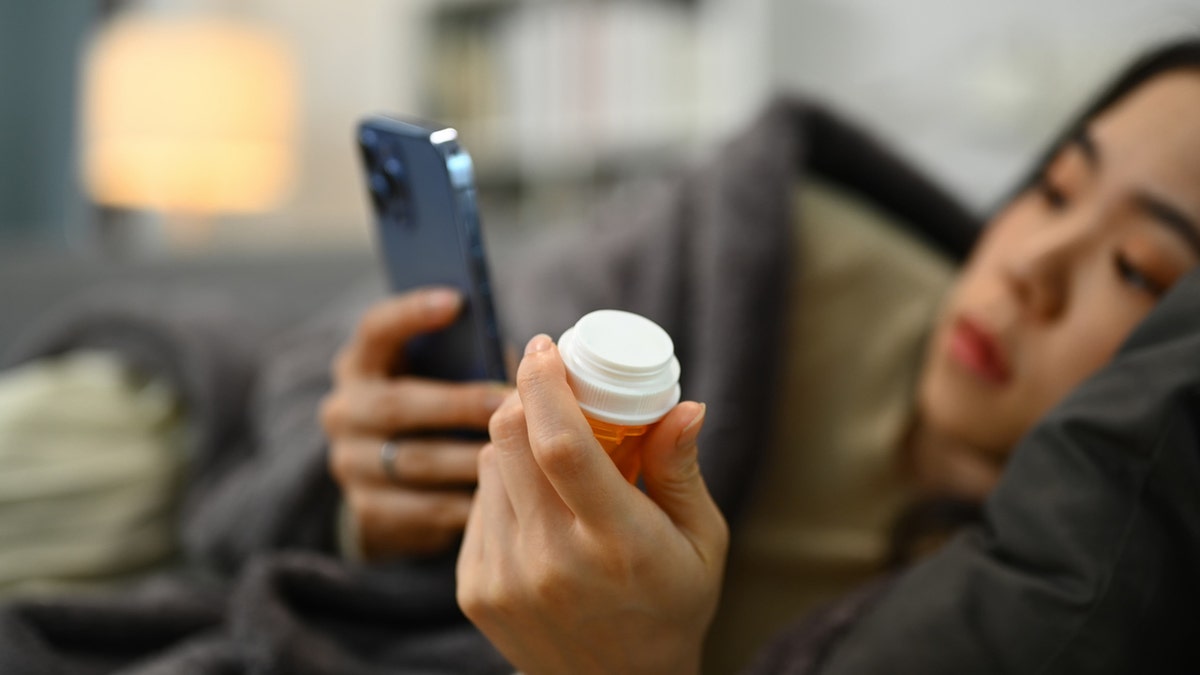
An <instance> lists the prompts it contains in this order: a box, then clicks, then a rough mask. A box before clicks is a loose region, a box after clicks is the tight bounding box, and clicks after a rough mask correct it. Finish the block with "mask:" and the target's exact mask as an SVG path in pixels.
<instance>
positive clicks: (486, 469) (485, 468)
mask: <svg viewBox="0 0 1200 675" xmlns="http://www.w3.org/2000/svg"><path fill="white" fill-rule="evenodd" d="M496 452H497V450H496V446H495V445H493V444H491V443H487V444H485V445H484V446H483V447H482V448H480V449H479V454H478V455H476V456H475V468H476V473H478V474H479V476H480V478H482V477H483V476H484V475H485V474H488V473H491V472H493V471H495V470H496V469H497V466H496V461H497V460H496Z"/></svg>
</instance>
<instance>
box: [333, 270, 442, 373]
mask: <svg viewBox="0 0 1200 675" xmlns="http://www.w3.org/2000/svg"><path fill="white" fill-rule="evenodd" d="M461 306H462V295H461V294H460V293H459V292H458V291H457V290H455V289H453V288H448V287H431V288H421V289H417V290H413V291H408V292H406V293H402V294H400V295H397V296H395V297H392V298H388V299H387V300H384V301H383V302H380V303H378V304H376V305H374V306H372V307H371V308H370V309H369V310H367V312H366V313H365V314H363V317H362V319H361V320H360V321H359V323H358V329H357V330H356V331H355V332H354V337H353V338H351V340H350V344H349V345H348V346H347V348H346V350H345V352H344V353H343V354H342V355H341V356H340V357H339V359H338V364H337V370H338V373H337V374H338V375H339V376H343V375H358V376H368V377H386V376H387V375H389V374H390V371H391V369H392V367H393V365H394V364H395V361H396V358H397V355H399V354H400V350H401V348H402V347H403V346H404V344H405V343H406V342H408V341H409V340H411V339H412V338H413V337H415V336H417V335H420V334H421V333H429V332H432V331H435V330H439V329H441V328H445V327H446V326H448V325H450V323H451V322H452V321H454V317H456V316H458V311H459V308H460V307H461Z"/></svg>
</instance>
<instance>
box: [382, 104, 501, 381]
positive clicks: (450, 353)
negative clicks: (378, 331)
mask: <svg viewBox="0 0 1200 675" xmlns="http://www.w3.org/2000/svg"><path fill="white" fill-rule="evenodd" d="M358 146H359V150H360V152H361V154H362V162H363V169H364V172H365V176H366V181H367V194H368V195H369V197H370V201H371V206H372V211H373V213H374V218H375V225H376V232H377V240H378V244H379V250H380V252H381V255H382V258H383V265H384V268H385V270H386V272H387V278H388V283H389V284H390V286H391V289H392V290H393V291H394V292H401V291H407V290H410V289H414V288H417V287H420V286H430V285H440V286H452V287H455V288H457V289H459V290H460V291H461V292H462V294H463V297H464V298H465V302H464V304H463V308H462V312H461V314H459V316H458V319H457V320H456V321H455V322H454V323H453V324H451V325H450V326H449V327H448V328H446V329H445V330H441V331H438V332H436V333H430V334H426V335H421V336H418V337H416V338H414V339H412V340H410V341H409V343H408V344H407V345H405V363H406V372H408V373H410V374H413V375H420V376H424V377H432V378H438V379H443V380H454V381H467V380H495V381H504V380H506V373H505V367H504V348H503V344H502V340H501V336H500V328H499V324H498V323H497V321H496V310H495V308H494V306H493V303H492V290H491V285H490V284H489V282H488V269H487V257H486V256H485V254H484V249H483V236H482V231H481V230H480V223H479V209H478V206H477V203H476V191H475V176H474V170H473V167H472V163H471V156H470V155H468V154H467V152H466V150H464V149H463V148H462V146H460V145H459V143H458V132H456V131H455V130H454V129H452V128H449V127H444V126H439V125H436V124H429V123H426V122H420V121H416V120H408V119H405V120H401V119H395V118H392V117H385V116H373V117H369V118H367V119H365V120H363V121H362V122H360V123H359V125H358Z"/></svg>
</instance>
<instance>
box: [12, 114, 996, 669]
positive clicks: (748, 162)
mask: <svg viewBox="0 0 1200 675" xmlns="http://www.w3.org/2000/svg"><path fill="white" fill-rule="evenodd" d="M807 172H816V173H820V174H821V175H822V176H823V177H824V178H826V179H827V180H831V181H833V182H836V183H839V184H841V185H842V186H843V187H846V188H848V189H850V190H853V191H855V192H857V193H859V194H860V195H861V196H863V197H864V198H866V199H868V200H871V201H874V202H875V203H876V205H877V206H879V207H880V208H882V209H885V210H887V211H891V212H893V213H894V214H896V215H897V216H898V217H899V219H901V220H902V221H904V222H908V223H918V224H919V225H920V227H921V230H920V231H919V232H918V234H919V235H921V236H922V237H924V238H925V239H926V240H927V241H928V242H930V243H931V245H934V246H936V247H938V248H940V249H942V250H943V251H944V252H946V253H948V254H950V255H952V256H956V257H961V256H962V255H964V254H965V252H966V250H967V248H968V247H969V246H970V243H971V241H972V239H973V237H974V233H975V229H974V227H973V222H972V219H971V218H970V217H969V216H968V215H967V213H966V212H965V211H964V210H962V209H961V208H959V207H958V206H957V205H956V204H955V203H954V202H953V201H951V200H950V199H948V198H947V197H946V196H945V195H944V194H942V193H941V192H940V191H938V190H937V189H936V188H935V187H933V186H932V185H931V184H929V183H927V182H926V181H924V180H923V179H922V178H921V177H920V176H918V175H917V174H915V173H914V172H912V171H910V170H909V169H908V168H906V167H905V165H904V164H903V163H901V162H899V161H897V160H896V159H895V158H894V157H892V156H891V155H889V154H888V153H887V152H885V151H884V150H883V149H882V148H880V146H878V145H877V144H875V143H873V142H871V141H870V140H869V139H867V138H866V137H864V136H862V135H861V134H859V133H857V132H855V131H854V130H853V129H852V128H851V127H849V126H846V125H844V124H842V123H840V122H839V121H838V120H837V119H836V118H835V117H833V116H832V115H829V114H828V113H826V112H824V111H822V110H821V109H818V108H814V107H812V106H809V105H806V104H803V103H800V102H796V101H778V102H776V103H775V104H773V105H772V106H770V107H769V109H768V110H767V111H766V112H765V114H764V115H763V116H762V117H761V118H760V119H759V120H758V121H757V122H756V123H755V124H754V125H753V127H752V128H750V129H749V130H748V131H747V132H746V133H744V134H742V135H740V136H739V137H737V138H735V139H733V140H732V141H731V142H730V143H728V144H727V145H726V146H724V148H722V149H721V150H720V151H719V152H717V153H716V154H714V156H713V157H712V159H711V160H710V161H708V162H707V163H705V164H703V165H701V166H699V167H697V168H695V169H693V170H691V171H688V172H687V173H686V174H684V175H683V176H682V177H681V178H679V179H676V180H672V181H669V182H667V183H665V184H662V185H659V186H656V187H654V188H649V189H646V190H645V194H644V195H642V196H641V197H640V198H638V199H634V200H624V204H623V205H622V206H618V207H614V208H613V209H610V210H609V211H608V212H606V215H605V217H604V218H603V219H602V220H601V221H600V222H598V223H596V224H595V225H594V226H593V227H591V228H589V229H587V230H584V231H581V232H577V233H573V234H572V235H571V236H570V238H569V239H568V240H565V241H562V242H547V243H546V244H545V245H544V246H542V247H541V248H540V249H539V251H540V252H539V253H538V254H536V255H534V254H531V255H530V256H529V257H528V258H527V259H528V260H530V261H531V264H530V265H526V266H523V267H522V269H520V270H497V273H498V274H497V276H498V279H499V283H498V287H499V288H500V289H501V291H500V293H499V294H498V295H499V298H500V305H501V307H500V310H501V314H502V316H503V317H505V320H506V329H507V334H508V336H509V337H510V339H512V340H513V341H514V342H517V343H520V342H521V341H522V340H523V339H525V338H527V337H528V336H530V335H532V334H533V333H535V332H539V331H544V332H548V333H551V334H558V333H559V332H561V331H562V330H563V329H565V328H566V327H567V326H568V325H569V324H570V323H571V322H572V321H574V319H575V318H577V317H578V316H580V315H582V314H583V313H585V312H586V311H589V310H591V309H596V308H599V307H617V308H624V309H628V310H631V311H635V312H639V313H641V314H644V315H647V316H649V317H651V318H653V319H655V320H656V321H658V322H659V323H660V324H662V325H663V326H664V327H666V328H667V330H668V331H669V332H670V333H671V334H672V336H674V337H675V339H676V348H677V351H678V355H679V358H680V361H681V364H682V367H683V372H684V373H685V380H684V382H683V385H684V395H685V396H687V397H689V398H694V399H698V400H703V401H706V402H707V403H708V409H709V417H708V420H707V422H706V425H705V429H704V436H703V438H702V439H701V446H700V447H701V448H702V454H701V465H702V468H703V471H704V473H705V476H706V479H707V481H708V483H709V485H710V488H711V490H712V492H713V494H714V496H715V498H716V500H717V502H718V504H719V505H720V506H721V507H722V509H723V510H724V511H725V513H726V515H727V517H728V518H729V519H730V521H731V523H732V525H733V527H734V532H735V536H736V528H737V520H738V514H739V511H740V506H741V504H742V502H743V500H744V498H745V496H746V494H747V492H748V491H749V490H751V489H753V485H754V476H755V472H756V469H757V467H758V465H759V459H760V454H761V453H760V450H761V449H762V448H764V447H765V446H766V445H767V440H766V439H765V437H764V434H765V430H766V429H768V428H770V420H768V419H766V417H767V414H768V411H769V410H771V408H772V406H771V405H769V402H770V400H771V397H772V396H773V395H774V389H775V387H776V385H777V379H778V378H777V372H776V369H775V367H774V364H775V363H777V362H778V356H779V354H780V353H781V350H782V349H783V345H782V344H781V338H782V327H783V316H782V314H783V311H784V307H785V298H784V297H783V289H785V288H787V283H786V279H787V275H788V274H789V273H790V271H791V269H792V266H793V265H794V264H795V261H794V260H793V259H792V254H793V251H794V245H793V242H792V213H791V204H792V198H793V194H794V193H793V188H794V186H795V185H796V184H797V183H798V181H799V180H800V179H801V178H802V177H803V176H804V175H805V174H806V173H807ZM580 242H583V243H585V244H586V246H580V245H579V243H580ZM368 295H370V294H368ZM362 306H363V300H362V299H358V300H347V301H346V302H343V303H337V305H336V306H335V307H332V308H329V310H328V311H326V312H324V313H322V314H321V315H319V316H317V317H316V318H314V319H313V320H312V321H310V322H307V323H306V324H305V325H303V326H301V327H300V328H298V329H296V330H293V331H287V332H285V333H283V334H280V332H279V331H278V330H277V329H275V328H274V327H271V326H263V325H259V324H256V323H255V320H254V317H253V316H251V315H248V314H247V312H245V311H244V310H242V309H241V308H239V306H238V303H237V301H236V299H235V298H228V297H221V298H211V297H206V298H201V299H198V297H197V295H196V294H195V291H192V290H187V291H182V290H171V289H155V290H146V289H140V290H130V289H125V290H118V291H110V292H105V293H99V294H95V295H92V296H90V297H88V298H84V299H81V300H80V301H78V302H76V303H75V304H73V305H71V306H69V307H66V308H64V309H62V310H61V311H59V312H58V313H57V314H56V315H54V316H52V317H50V318H49V319H47V321H46V322H44V323H43V324H41V326H40V327H38V328H37V329H36V330H34V331H33V332H31V333H30V334H28V335H27V336H26V338H25V339H24V341H23V342H22V343H21V346H20V347H19V348H18V349H17V352H16V354H15V355H14V356H13V359H12V360H14V361H21V360H26V359H30V358H36V357H38V356H45V355H49V354H54V353H61V352H63V351H66V350H71V349H78V348H82V347H88V348H96V347H99V348H103V349H108V350H112V351H116V352H117V353H119V354H122V355H123V356H124V357H125V358H127V359H129V360H130V361H131V362H133V363H135V364H137V365H139V366H141V367H142V368H144V369H147V370H149V371H152V372H157V373H162V374H164V375H166V376H167V377H169V378H170V380H171V381H172V382H173V383H174V384H175V386H176V387H177V389H178V390H179V391H180V392H181V394H182V395H183V397H184V400H185V402H186V405H187V409H188V411H189V416H190V417H189V432H190V437H189V450H190V452H191V459H192V473H191V476H190V478H189V481H188V484H187V485H186V487H185V495H184V504H183V510H182V513H181V516H180V536H181V539H182V544H183V550H184V551H185V564H184V565H183V567H182V569H180V570H178V571H176V572H173V573H171V574H168V575H164V576H163V577H161V578H156V579H151V580H147V581H145V582H144V583H143V584H141V585H139V586H138V587H136V588H132V589H128V590H126V591H123V592H120V593H115V594H106V595H103V596H94V597H60V598H54V599H45V600H37V601H22V602H18V603H14V604H10V605H8V606H5V607H3V608H2V609H0V672H3V673H109V672H120V673H139V674H142V673H168V672H170V673H300V674H304V673H313V674H318V673H320V674H326V673H328V674H333V673H341V674H355V673H363V674H367V673H383V672H411V673H446V672H456V673H492V672H507V671H508V670H509V667H508V666H507V664H505V663H504V661H503V659H502V658H501V657H500V656H499V655H498V654H497V653H496V652H495V651H494V650H493V649H492V648H491V647H490V645H489V644H488V643H487V641H486V640H485V639H483V638H482V637H481V636H480V635H479V634H478V633H477V632H476V631H475V630H474V629H473V628H472V627H471V626H470V624H469V623H467V622H466V621H465V620H464V619H463V617H462V616H461V614H460V613H459V612H458V610H457V608H456V606H455V602H454V593H453V560H452V558H450V557H447V558H445V559H441V560H426V561H404V562H399V563H395V564H390V565H380V566H356V565H352V564H349V563H346V562H344V561H342V560H340V559H338V558H337V557H336V554H335V553H334V551H335V550H336V547H335V543H334V541H335V537H334V523H335V514H336V512H337V508H338V502H339V496H338V492H337V489H336V486H335V484H334V483H333V482H332V480H331V478H330V476H329V474H328V473H327V471H326V465H325V453H326V447H325V441H324V439H323V438H322V435H321V433H320V429H319V427H318V424H317V418H316V409H317V405H318V401H319V400H320V397H321V396H322V395H323V394H324V393H325V392H326V391H327V390H328V388H329V386H330V381H329V377H328V374H327V369H328V363H329V361H330V358H331V356H332V354H333V352H334V350H335V349H336V347H337V346H338V345H339V344H340V343H341V341H342V340H343V339H344V338H345V337H346V335H347V334H348V330H349V326H351V325H352V323H353V317H354V316H355V315H356V314H357V312H358V311H359V310H360V309H361V307H362Z"/></svg>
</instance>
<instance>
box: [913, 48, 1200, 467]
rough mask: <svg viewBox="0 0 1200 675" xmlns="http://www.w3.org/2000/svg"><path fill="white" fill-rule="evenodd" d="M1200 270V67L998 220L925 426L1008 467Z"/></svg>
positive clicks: (1166, 83) (975, 262)
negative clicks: (1011, 455)
mask: <svg viewBox="0 0 1200 675" xmlns="http://www.w3.org/2000/svg"><path fill="white" fill-rule="evenodd" d="M1198 262H1200V69H1197V70H1190V69H1189V70H1178V71H1171V72H1167V73H1164V74H1161V75H1158V76H1155V77H1153V78H1152V79H1150V80H1148V81H1147V82H1145V83H1143V84H1142V85H1141V86H1139V87H1138V88H1136V89H1134V90H1133V91H1132V92H1130V93H1129V94H1127V95H1126V96H1125V97H1124V98H1123V99H1121V100H1120V101H1118V102H1117V103H1116V104H1114V105H1113V106H1111V107H1109V108H1108V109H1107V110H1106V111H1104V112H1102V113H1101V114H1100V115H1099V116H1098V117H1096V118H1095V119H1093V120H1091V122H1090V123H1088V124H1087V126H1086V127H1085V128H1084V129H1082V130H1081V132H1080V133H1079V134H1078V135H1077V136H1076V138H1075V139H1073V140H1072V141H1071V142H1069V143H1067V144H1066V146H1065V147H1062V148H1060V149H1059V151H1058V153H1057V155H1056V156H1055V157H1054V158H1053V159H1052V160H1051V162H1050V164H1049V165H1048V166H1046V167H1045V169H1044V171H1043V173H1042V175H1041V177H1040V179H1039V180H1038V181H1037V182H1036V184H1035V185H1034V186H1032V187H1031V188H1030V189H1028V190H1026V191H1025V192H1023V193H1022V194H1020V195H1019V196H1018V197H1017V198H1016V199H1015V200H1013V202H1012V203H1010V204H1009V205H1008V206H1007V207H1006V208H1005V209H1004V210H1003V211H1002V212H1001V213H999V214H998V215H997V216H996V217H995V218H994V219H993V220H992V222H991V223H990V224H989V225H988V227H987V230H986V231H985V233H984V235H983V238H982V239H981V242H980V244H979V245H978V247H977V248H976V250H975V251H974V253H973V254H972V256H971V259H970V261H969V262H968V263H967V266H966V267H965V269H964V270H963V273H962V276H961V278H960V279H959V281H958V283H957V284H956V286H955V288H954V289H953V291H952V292H951V294H950V296H949V297H948V299H947V301H946V303H945V305H944V306H943V308H942V311H941V314H940V315H939V318H938V321H937V324H936V326H935V328H934V333H933V336H932V339H931V340H930V346H929V352H928V354H927V358H926V361H925V364H924V367H923V370H922V373H921V378H920V382H919V387H918V411H919V415H920V418H921V420H922V422H923V423H924V424H925V425H926V426H927V427H928V428H930V429H933V430H935V431H936V432H937V433H939V434H940V435H942V436H947V437H949V438H950V439H952V440H954V441H956V442H958V443H961V444H962V445H963V446H966V447H965V449H959V450H955V452H968V453H980V455H979V458H983V459H991V460H997V461H998V460H1001V459H1003V457H1004V456H1005V455H1007V453H1008V451H1009V450H1010V449H1011V448H1012V447H1013V446H1014V445H1015V444H1016V442H1017V441H1018V440H1019V439H1020V437H1021V436H1022V435H1023V434H1024V433H1025V432H1026V431H1027V430H1028V429H1029V428H1030V427H1032V426H1033V424H1034V423H1035V422H1036V421H1037V420H1038V419H1039V418H1041V417H1042V416H1043V415H1044V414H1045V413H1047V412H1048V411H1049V410H1050V408H1052V407H1053V406H1054V405H1055V404H1056V403H1058V402H1059V400H1061V399H1062V398H1063V397H1064V395H1065V394H1067V392H1069V391H1070V390H1071V389H1072V388H1074V387H1075V386H1076V385H1078V384H1079V383H1080V382H1081V381H1083V380H1084V379H1085V378H1086V377H1088V376H1089V375H1090V374H1092V373H1093V372H1095V371H1096V370H1097V369H1099V368H1100V367H1101V366H1102V365H1103V364H1104V363H1105V362H1107V361H1108V360H1109V359H1111V358H1112V356H1113V354H1114V353H1115V352H1116V350H1117V348H1118V346H1119V345H1120V344H1121V342H1122V341H1123V340H1124V339H1125V338H1126V337H1127V336H1128V335H1129V333H1130V332H1131V331H1132V329H1133V327H1134V326H1135V325H1136V324H1137V323H1138V322H1139V321H1140V320H1141V319H1142V318H1143V317H1145V316H1146V314H1147V313H1148V312H1149V311H1150V309H1151V308H1152V307H1153V306H1154V304H1155V303H1156V302H1157V301H1158V300H1159V298H1160V297H1161V296H1162V295H1163V293H1164V292H1165V291H1166V289H1168V288H1170V286H1171V285H1172V284H1174V283H1175V282H1176V281H1177V280H1178V279H1179V278H1180V277H1181V276H1183V275H1184V274H1185V273H1186V272H1187V271H1188V270H1189V269H1191V268H1192V267H1194V266H1195V265H1196V264H1197V263H1198Z"/></svg>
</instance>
